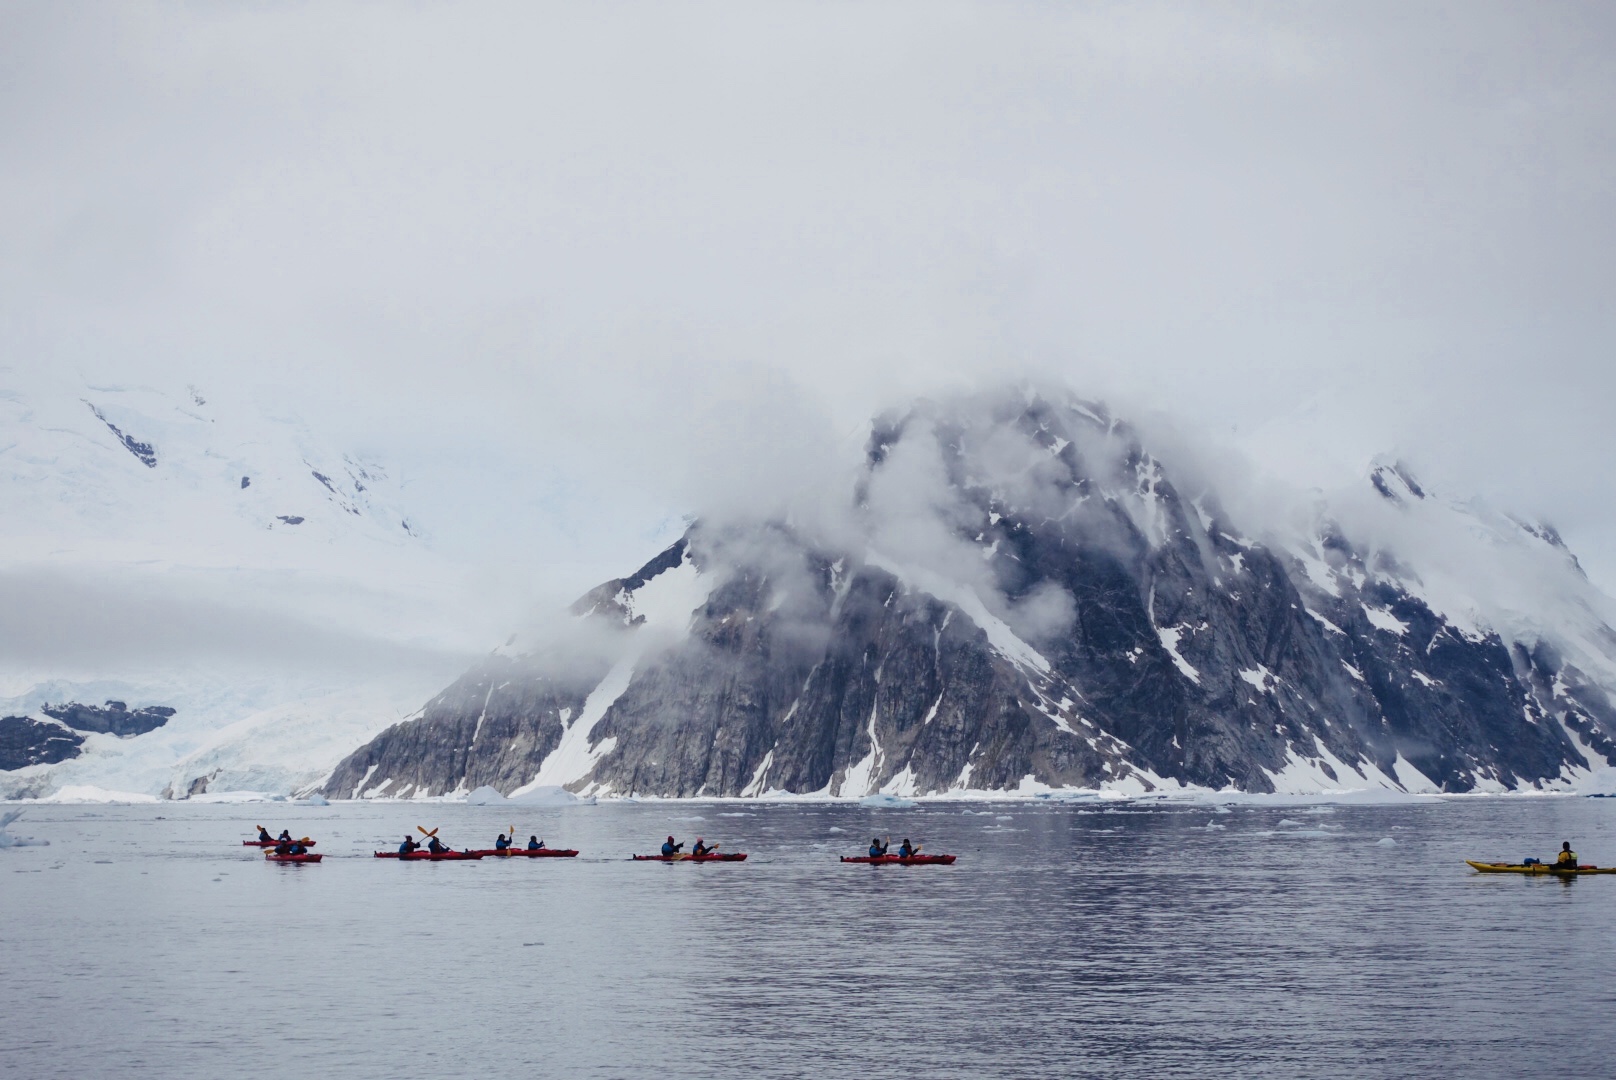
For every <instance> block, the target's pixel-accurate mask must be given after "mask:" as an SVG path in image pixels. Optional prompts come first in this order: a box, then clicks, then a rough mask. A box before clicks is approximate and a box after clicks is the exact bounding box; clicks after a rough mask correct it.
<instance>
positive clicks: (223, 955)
mask: <svg viewBox="0 0 1616 1080" xmlns="http://www.w3.org/2000/svg"><path fill="white" fill-rule="evenodd" d="M258 824H263V825H267V826H269V827H270V829H271V830H272V831H278V830H279V829H280V828H282V827H287V828H290V829H291V830H292V831H293V832H294V833H296V834H308V835H312V836H314V837H316V838H317V839H318V840H319V846H318V848H317V850H318V851H321V852H323V853H325V854H326V855H327V859H326V861H325V862H324V863H322V864H321V865H318V866H301V867H283V866H274V865H269V864H266V863H265V862H264V861H263V859H262V858H261V857H260V855H259V853H258V852H257V851H256V850H254V849H247V848H242V847H241V846H240V840H241V839H242V838H243V837H244V836H245V835H247V834H248V833H249V832H250V830H251V829H252V827H253V826H255V825H258ZM418 824H419V825H425V826H427V827H428V828H431V827H434V826H439V827H441V830H442V831H441V834H440V835H442V836H443V837H445V838H446V839H447V840H448V841H449V842H450V843H452V844H453V845H454V846H456V847H466V846H470V847H485V846H489V845H490V844H491V843H492V841H493V838H494V834H495V833H496V832H497V831H499V830H500V829H503V828H504V827H506V826H508V825H514V826H515V828H516V831H517V833H518V834H519V835H520V836H521V837H522V838H523V839H524V840H525V838H526V837H527V836H528V835H529V834H530V833H534V832H537V833H540V834H541V835H542V836H543V837H544V839H545V840H546V841H547V842H548V843H549V844H550V845H551V846H554V847H561V846H565V847H576V848H579V849H581V850H582V852H583V853H582V854H581V855H580V856H579V857H578V858H576V859H565V860H564V859H544V860H526V859H523V860H501V861H496V860H494V859H484V860H482V861H481V862H476V863H470V862H467V863H438V864H400V863H397V862H394V861H391V860H379V859H373V858H370V857H369V856H370V852H371V851H372V849H375V848H386V849H392V848H393V847H395V846H396V845H397V843H398V842H399V840H400V839H401V838H402V837H403V835H404V833H405V832H407V831H413V829H414V828H415V826H416V825H418ZM12 832H13V834H15V835H20V836H33V837H36V838H40V839H47V840H49V841H50V846H49V847H34V848H13V849H9V850H0V1076H5V1077H7V1078H10V1077H18V1078H45V1077H73V1078H84V1077H103V1076H117V1077H152V1078H158V1077H161V1078H163V1080H185V1078H208V1080H214V1078H218V1077H280V1076H286V1077H343V1078H345V1077H377V1078H389V1080H400V1078H405V1080H407V1078H417V1077H419V1078H442V1077H551V1076H554V1077H735V1078H743V1077H744V1078H749V1080H750V1078H758V1077H842V1076H845V1077H1039V1078H1044V1077H1064V1076H1106V1077H1175V1076H1183V1077H1209V1076H1229V1077H1269V1076H1271V1077H1315V1076H1317V1077H1413V1076H1470V1077H1493V1076H1499V1077H1503V1076H1519V1075H1522V1074H1524V1073H1525V1072H1527V1071H1534V1072H1535V1071H1537V1069H1538V1068H1539V1067H1540V1066H1549V1067H1552V1068H1553V1069H1554V1070H1555V1071H1556V1072H1557V1073H1563V1074H1567V1075H1584V1076H1593V1075H1598V1076H1605V1075H1611V1073H1612V1069H1613V1067H1612V1066H1611V1065H1610V1064H1609V1062H1610V1061H1611V1059H1612V1057H1613V1056H1616V1034H1613V1033H1612V1030H1611V1021H1612V1016H1613V1006H1616V977H1613V975H1612V973H1613V972H1616V877H1610V878H1604V877H1591V878H1583V879H1580V880H1574V881H1559V880H1529V879H1523V878H1514V877H1504V876H1496V875H1495V876H1487V877H1483V876H1480V875H1477V874H1475V873H1473V872H1472V871H1471V870H1470V869H1469V868H1468V867H1467V866H1465V864H1464V862H1463V859H1464V858H1466V857H1471V858H1507V859H1511V860H1517V859H1519V858H1520V857H1522V856H1524V855H1529V854H1531V855H1538V856H1540V857H1548V856H1549V855H1550V854H1551V852H1552V851H1553V850H1555V849H1557V848H1558V847H1559V842H1560V841H1561V840H1562V839H1569V840H1571V841H1572V843H1573V845H1574V846H1575V847H1576V848H1577V850H1578V851H1579V853H1580V854H1581V855H1582V858H1583V861H1585V862H1608V863H1610V864H1612V865H1616V800H1592V799H1580V798H1534V799H1504V798H1475V799H1442V800H1428V801H1421V802H1419V803H1417V804H1414V805H1396V806H1350V805H1343V806H1336V807H1331V806H1316V807H1307V806H1285V807H1280V806H1266V805H1265V806H1260V807H1250V806H1235V807H1232V808H1230V809H1228V810H1227V811H1225V812H1217V811H1216V810H1215V809H1213V808H1211V807H1207V806H1196V807H1188V806H1185V805H1182V804H1179V805H1172V804H1139V803H1132V804H1116V805H1110V804H1108V805H1104V806H1094V805H1034V806H1027V805H1023V804H1012V805H1005V804H998V805H992V804H989V805H971V806H961V805H958V804H952V805H931V806H923V807H921V808H917V809H907V810H876V809H865V808H862V807H856V806H855V807H849V806H826V805H800V804H798V805H752V806H748V805H734V804H695V805H692V804H677V805H670V804H633V805H602V806H595V807H574V808H567V809H560V810H550V809H547V810H536V809H517V808H514V807H506V808H501V807H467V806H458V805H436V804H431V805H400V804H362V805H335V806H330V807H307V806H291V805H282V804H268V805H266V804H254V805H247V806H218V805H215V806H189V805H184V804H165V805H161V806H137V807H80V806H71V807H60V806H58V807H36V808H32V809H30V810H29V811H28V813H27V815H26V816H25V817H24V818H23V819H22V820H21V821H19V822H18V823H17V824H16V825H14V826H13V827H12ZM669 832H674V833H677V834H678V835H679V836H680V837H681V838H682V839H686V840H690V839H693V838H694V837H695V836H696V835H698V834H699V835H701V836H704V837H706V838H707V839H708V840H709V841H717V842H719V843H721V844H722V846H723V849H724V850H744V851H747V852H750V853H751V857H750V859H749V860H748V861H747V862H745V863H740V864H713V865H692V864H684V865H672V866H668V865H661V864H654V863H634V862H630V861H628V859H627V856H628V855H629V854H630V853H631V852H635V851H640V852H646V851H651V850H653V849H654V848H655V847H656V846H657V845H658V843H659V842H660V841H661V839H662V837H663V836H665V835H666V834H667V833H669ZM889 833H890V834H891V835H892V836H893V838H894V841H896V840H898V839H901V838H902V837H905V836H908V837H911V838H913V839H914V840H916V841H917V842H923V843H924V845H925V848H926V850H928V851H937V852H953V853H955V854H957V855H958V856H959V862H958V863H957V864H956V865H955V866H952V867H917V868H902V867H879V868H877V867H868V866H853V865H846V866H844V865H841V864H839V863H838V862H837V860H836V856H837V855H839V854H857V853H859V852H860V851H861V849H862V848H863V847H865V846H866V845H867V844H868V842H869V838H870V836H871V835H873V834H881V835H883V836H884V835H886V834H889ZM1385 839H1391V840H1393V841H1395V844H1385V843H1383V842H1382V841H1383V840H1385ZM1551 1063H1552V1065H1551Z"/></svg>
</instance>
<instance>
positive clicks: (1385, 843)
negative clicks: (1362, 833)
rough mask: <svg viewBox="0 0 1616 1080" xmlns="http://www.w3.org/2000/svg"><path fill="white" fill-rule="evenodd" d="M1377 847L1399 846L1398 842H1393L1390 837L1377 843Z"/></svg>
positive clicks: (1383, 838)
mask: <svg viewBox="0 0 1616 1080" xmlns="http://www.w3.org/2000/svg"><path fill="white" fill-rule="evenodd" d="M1375 846H1376V847H1396V846H1397V841H1396V840H1393V839H1392V838H1391V837H1389V836H1382V837H1381V838H1380V839H1379V840H1376V841H1375Z"/></svg>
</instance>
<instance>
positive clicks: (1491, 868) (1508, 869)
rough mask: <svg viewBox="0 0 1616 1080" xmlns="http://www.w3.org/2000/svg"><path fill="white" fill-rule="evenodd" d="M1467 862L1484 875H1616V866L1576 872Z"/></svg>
mask: <svg viewBox="0 0 1616 1080" xmlns="http://www.w3.org/2000/svg"><path fill="white" fill-rule="evenodd" d="M1465 862H1467V863H1469V864H1470V865H1471V866H1474V867H1475V868H1476V869H1477V870H1480V871H1481V872H1482V873H1483V874H1616V866H1589V865H1588V864H1587V863H1582V864H1580V865H1579V866H1578V867H1577V868H1576V869H1575V870H1561V869H1560V868H1559V867H1557V866H1555V865H1554V864H1553V863H1532V864H1531V865H1526V864H1523V863H1507V862H1476V861H1475V860H1474V859H1466V860H1465Z"/></svg>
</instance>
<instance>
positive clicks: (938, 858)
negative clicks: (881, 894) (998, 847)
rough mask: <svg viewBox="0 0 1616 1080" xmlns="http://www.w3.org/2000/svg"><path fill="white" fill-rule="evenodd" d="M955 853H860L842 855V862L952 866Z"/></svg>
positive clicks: (874, 864) (873, 864)
mask: <svg viewBox="0 0 1616 1080" xmlns="http://www.w3.org/2000/svg"><path fill="white" fill-rule="evenodd" d="M958 857H959V856H957V855H911V856H909V857H908V858H907V859H906V858H904V857H903V856H902V855H860V856H858V857H857V858H853V857H851V856H848V855H843V856H842V861H843V862H858V863H869V864H870V865H871V866H953V865H954V860H955V859H957V858H958Z"/></svg>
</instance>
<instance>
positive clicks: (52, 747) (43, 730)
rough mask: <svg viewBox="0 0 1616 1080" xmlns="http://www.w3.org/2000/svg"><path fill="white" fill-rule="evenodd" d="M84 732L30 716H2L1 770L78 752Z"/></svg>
mask: <svg viewBox="0 0 1616 1080" xmlns="http://www.w3.org/2000/svg"><path fill="white" fill-rule="evenodd" d="M83 742H84V736H83V735H80V734H78V733H77V732H74V731H69V730H68V729H67V728H65V727H63V726H62V725H61V724H53V723H50V722H48V721H45V720H35V719H33V718H31V717H27V716H6V717H0V770H9V769H21V768H25V767H26V766H29V765H54V764H56V763H57V762H58V761H66V760H67V759H68V758H75V757H78V756H79V747H80V745H81V744H82V743H83Z"/></svg>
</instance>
